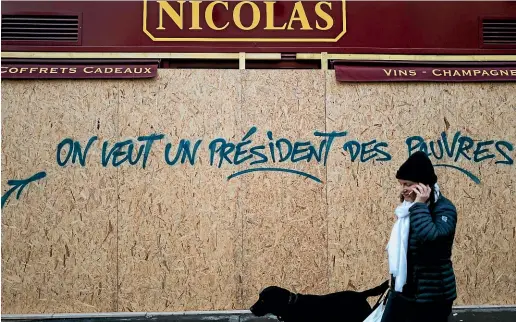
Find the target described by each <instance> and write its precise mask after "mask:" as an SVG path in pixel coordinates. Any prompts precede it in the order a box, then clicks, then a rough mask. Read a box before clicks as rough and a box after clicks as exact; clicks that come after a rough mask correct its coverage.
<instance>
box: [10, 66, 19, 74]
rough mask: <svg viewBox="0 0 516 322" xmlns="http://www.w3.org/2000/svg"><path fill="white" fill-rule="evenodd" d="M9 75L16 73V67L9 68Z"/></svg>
mask: <svg viewBox="0 0 516 322" xmlns="http://www.w3.org/2000/svg"><path fill="white" fill-rule="evenodd" d="M9 73H11V74H16V73H18V68H16V67H11V68H9Z"/></svg>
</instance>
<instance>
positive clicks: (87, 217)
mask: <svg viewBox="0 0 516 322" xmlns="http://www.w3.org/2000/svg"><path fill="white" fill-rule="evenodd" d="M116 92H117V84H116V83H115V82H110V81H98V82H95V81H89V82H77V81H75V82H71V81H45V82H34V81H2V194H4V193H5V192H6V191H7V190H8V188H9V187H8V185H7V184H6V182H7V180H11V179H26V178H29V177H30V176H32V175H34V174H35V173H37V172H40V171H45V172H46V174H47V177H45V178H43V179H41V180H39V181H37V182H33V183H30V184H29V185H28V186H27V187H25V189H24V190H23V193H22V194H21V196H20V199H19V200H16V198H15V195H14V194H13V195H11V196H10V198H9V200H8V201H7V203H6V205H5V206H4V208H3V209H2V313H3V314H7V313H17V314H22V313H55V312H100V311H114V310H116V290H115V288H116V257H115V256H116V255H115V254H116V202H115V196H116V194H115V192H116V172H115V170H112V169H104V168H102V166H101V165H100V158H101V153H100V151H101V150H100V148H99V145H98V144H94V145H93V146H92V148H91V149H90V151H89V154H88V156H87V162H86V166H85V167H80V166H79V164H73V165H72V164H71V163H70V164H69V165H67V166H66V167H63V168H62V167H60V166H58V164H57V161H56V149H57V145H58V144H59V142H60V141H61V140H63V139H65V138H72V139H74V140H78V141H81V142H87V141H88V139H89V138H90V137H91V136H93V135H97V136H98V137H99V140H104V139H109V138H111V137H112V136H114V135H115V134H116V131H115V115H116V105H117V100H118V97H117V95H116ZM97 143H98V142H97ZM81 145H82V146H83V147H84V146H85V143H83V144H81ZM65 151H68V150H65ZM63 153H64V152H63Z"/></svg>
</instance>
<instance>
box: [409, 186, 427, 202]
mask: <svg viewBox="0 0 516 322" xmlns="http://www.w3.org/2000/svg"><path fill="white" fill-rule="evenodd" d="M412 190H413V191H414V192H415V193H416V200H415V201H414V202H421V203H425V202H427V200H428V198H430V193H431V192H432V188H430V186H428V185H424V184H422V183H419V184H417V185H414V186H412Z"/></svg>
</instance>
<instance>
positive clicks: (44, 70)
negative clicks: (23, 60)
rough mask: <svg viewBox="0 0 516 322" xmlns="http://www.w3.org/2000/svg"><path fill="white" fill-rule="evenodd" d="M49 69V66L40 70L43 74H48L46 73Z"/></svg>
mask: <svg viewBox="0 0 516 322" xmlns="http://www.w3.org/2000/svg"><path fill="white" fill-rule="evenodd" d="M47 71H48V68H41V69H40V70H39V72H40V73H41V74H46V73H47Z"/></svg>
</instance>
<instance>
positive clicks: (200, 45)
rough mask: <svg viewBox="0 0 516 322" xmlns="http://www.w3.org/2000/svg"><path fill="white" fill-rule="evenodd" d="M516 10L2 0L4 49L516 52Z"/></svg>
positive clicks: (392, 4)
mask: <svg viewBox="0 0 516 322" xmlns="http://www.w3.org/2000/svg"><path fill="white" fill-rule="evenodd" d="M49 17H51V19H49ZM54 18H55V19H54ZM515 18H516V1H344V0H342V1H341V0H323V1H315V0H303V1H295V0H259V1H243V0H204V1H200V0H167V1H164V0H159V1H156V0H119V1H109V0H105V1H73V0H62V1H2V51H4V52H5V51H11V52H12V51H15V52H91V53H98V52H133V53H151V52H152V53H192V52H193V53H203V52H210V53H227V52H232V53H235V52H246V53H252V52H258V53H262V52H271V53H321V52H327V53H335V54H337V53H346V54H370V53H375V54H387V53H388V54H394V53H397V54H460V55H466V54H486V55H487V54H489V55H491V54H515V53H516V42H515V40H514V38H513V36H512V32H513V28H514V19H515Z"/></svg>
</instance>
